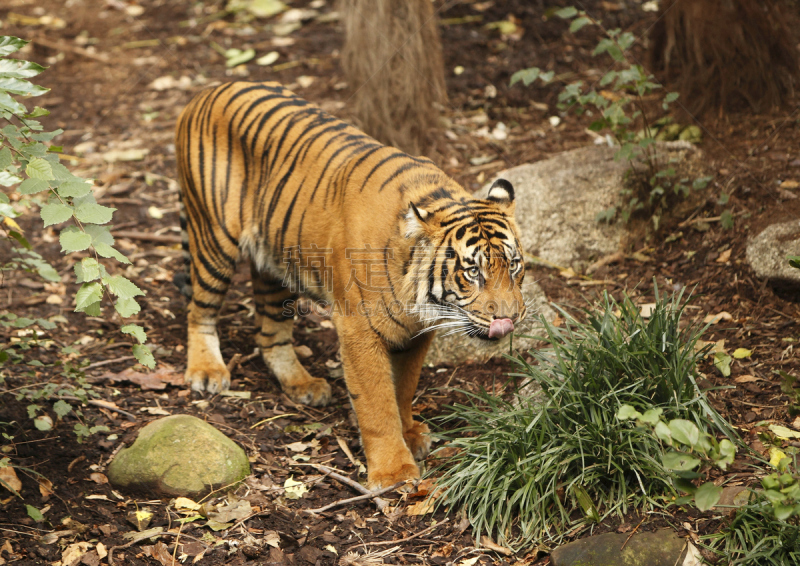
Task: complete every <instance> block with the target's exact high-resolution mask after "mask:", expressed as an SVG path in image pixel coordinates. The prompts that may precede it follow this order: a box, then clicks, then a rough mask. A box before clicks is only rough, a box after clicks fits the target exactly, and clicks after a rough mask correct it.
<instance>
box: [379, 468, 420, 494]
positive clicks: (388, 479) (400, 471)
mask: <svg viewBox="0 0 800 566" xmlns="http://www.w3.org/2000/svg"><path fill="white" fill-rule="evenodd" d="M418 479H419V467H418V466H417V465H416V464H403V465H402V466H400V467H399V468H397V469H395V470H385V469H382V468H378V469H372V468H370V469H369V470H368V474H367V485H368V486H369V488H370V489H372V490H377V489H382V488H384V487H391V486H393V485H394V484H396V483H398V482H401V481H407V480H418ZM411 486H412V484H411V483H410V482H409V483H406V485H405V486H401V487H400V490H401V491H409V490H410V489H411Z"/></svg>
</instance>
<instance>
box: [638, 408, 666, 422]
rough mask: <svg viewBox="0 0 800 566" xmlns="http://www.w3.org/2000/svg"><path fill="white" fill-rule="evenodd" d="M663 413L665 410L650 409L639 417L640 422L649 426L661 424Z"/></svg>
mask: <svg viewBox="0 0 800 566" xmlns="http://www.w3.org/2000/svg"><path fill="white" fill-rule="evenodd" d="M663 412H664V409H661V408H656V409H648V410H647V411H645V412H644V414H643V415H642V416H641V417H639V420H640V421H642V422H643V423H647V424H649V425H655V424H656V423H658V422H660V418H661V413H663Z"/></svg>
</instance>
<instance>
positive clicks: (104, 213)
mask: <svg viewBox="0 0 800 566" xmlns="http://www.w3.org/2000/svg"><path fill="white" fill-rule="evenodd" d="M89 192H91V191H89ZM84 196H85V195H84ZM115 210H117V209H116V208H109V207H107V206H103V205H100V204H94V203H85V204H82V205H80V206H79V207H78V208H76V209H75V218H77V219H78V220H80V221H81V222H86V223H87V224H108V223H109V222H111V217H112V215H113V214H114V211H115Z"/></svg>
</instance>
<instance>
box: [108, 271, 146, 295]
mask: <svg viewBox="0 0 800 566" xmlns="http://www.w3.org/2000/svg"><path fill="white" fill-rule="evenodd" d="M105 283H106V284H107V285H108V288H109V289H110V290H111V292H112V293H114V294H115V295H116V296H118V297H119V298H120V299H132V298H133V297H138V296H139V295H144V291H142V290H141V289H139V287H137V286H136V285H135V284H133V283H132V282H131V281H130V280H129V279H127V278H125V277H123V276H122V275H114V276H113V277H109V278H108V280H107V281H106V282H105Z"/></svg>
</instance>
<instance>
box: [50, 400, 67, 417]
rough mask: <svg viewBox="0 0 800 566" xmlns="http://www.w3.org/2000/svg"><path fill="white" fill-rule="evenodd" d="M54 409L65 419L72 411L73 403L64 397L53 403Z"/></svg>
mask: <svg viewBox="0 0 800 566" xmlns="http://www.w3.org/2000/svg"><path fill="white" fill-rule="evenodd" d="M53 410H54V411H55V412H56V415H58V418H59V419H63V418H64V417H66V416H67V415H68V414H69V413H70V411H72V405H70V404H69V403H67V402H66V401H64V400H63V399H59V400H58V401H56V402H55V403H53Z"/></svg>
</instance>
